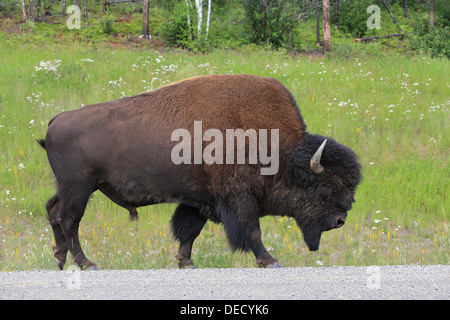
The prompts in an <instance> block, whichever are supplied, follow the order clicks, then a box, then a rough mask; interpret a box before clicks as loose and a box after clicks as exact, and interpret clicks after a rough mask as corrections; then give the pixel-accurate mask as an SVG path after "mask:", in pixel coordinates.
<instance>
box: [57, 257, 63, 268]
mask: <svg viewBox="0 0 450 320" xmlns="http://www.w3.org/2000/svg"><path fill="white" fill-rule="evenodd" d="M55 262H56V265H57V266H58V268H59V270H63V269H64V262H62V261H60V260H58V259H56V258H55Z"/></svg>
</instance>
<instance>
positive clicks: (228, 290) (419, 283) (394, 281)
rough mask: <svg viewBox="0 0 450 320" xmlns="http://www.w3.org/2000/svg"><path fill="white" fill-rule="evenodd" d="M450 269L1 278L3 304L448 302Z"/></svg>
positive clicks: (52, 273)
mask: <svg viewBox="0 0 450 320" xmlns="http://www.w3.org/2000/svg"><path fill="white" fill-rule="evenodd" d="M449 280H450V266H449V265H437V266H381V267H326V268H325V267H315V268H282V269H196V270H175V269H174V270H172V269H170V270H101V271H90V272H81V271H23V272H18V271H17V272H0V299H75V300H92V299H174V300H175V299H188V300H199V299H200V300H202V299H213V300H214V299H227V300H228V299H230V300H234V299H240V300H241V299H244V300H247V299H250V300H253V299H258V300H259V299H262V300H279V299H289V300H290V299H445V300H448V299H449V298H450V281H449Z"/></svg>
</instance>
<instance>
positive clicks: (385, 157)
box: [0, 34, 450, 270]
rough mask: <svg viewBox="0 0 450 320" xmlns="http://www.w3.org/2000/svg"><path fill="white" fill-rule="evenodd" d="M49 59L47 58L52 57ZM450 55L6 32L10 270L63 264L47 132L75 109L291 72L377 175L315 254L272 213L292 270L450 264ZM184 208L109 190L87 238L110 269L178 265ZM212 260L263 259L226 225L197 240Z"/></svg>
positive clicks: (0, 165) (273, 229) (205, 259)
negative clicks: (177, 219) (194, 82)
mask: <svg viewBox="0 0 450 320" xmlns="http://www.w3.org/2000/svg"><path fill="white" fill-rule="evenodd" d="M42 62H43V63H42ZM445 70H449V63H448V61H447V60H439V59H429V58H428V57H415V58H408V57H404V56H400V55H392V56H389V55H387V54H380V55H376V56H373V55H368V56H361V55H356V56H349V57H346V58H343V57H342V56H341V55H338V56H333V55H330V56H327V57H325V58H309V57H301V56H299V57H293V56H290V55H288V54H286V53H285V52H283V51H278V52H267V51H263V50H260V49H255V48H254V47H252V46H249V47H243V48H242V51H241V52H235V51H228V50H216V51H215V52H214V53H210V54H205V55H195V54H191V53H188V52H164V53H160V52H158V51H144V50H130V49H122V48H109V47H103V46H101V45H79V44H74V45H71V46H62V45H61V46H59V45H52V46H48V47H45V46H44V47H36V46H34V45H33V44H25V45H23V44H19V43H18V42H16V41H14V40H11V39H9V38H8V37H6V36H5V35H1V34H0V75H1V77H0V99H1V100H0V146H1V148H0V159H1V161H0V270H30V269H52V268H55V266H54V262H53V257H52V253H51V246H52V245H53V244H54V239H53V234H52V231H51V228H50V225H49V223H48V222H47V220H46V212H45V202H46V201H47V199H48V198H50V197H51V196H52V195H53V194H54V182H53V181H54V178H53V174H52V172H51V169H50V167H49V165H48V163H47V159H46V155H45V152H44V151H42V150H41V149H40V148H39V146H38V145H37V144H36V143H35V139H37V138H42V137H44V135H45V132H46V129H47V123H48V121H49V120H50V119H51V118H52V117H53V116H54V115H55V114H57V113H59V112H62V111H64V110H69V109H76V108H79V107H80V106H82V105H88V104H93V103H97V102H103V101H107V100H112V99H117V98H120V97H123V96H128V95H133V94H137V93H140V92H143V91H147V90H153V89H155V88H157V87H158V86H160V85H164V84H167V83H170V82H174V81H178V80H181V79H184V78H188V77H193V76H197V75H201V74H211V73H217V74H219V73H220V74H222V73H235V74H237V73H250V74H256V75H262V76H271V77H275V78H277V79H279V80H280V81H281V82H282V83H283V84H285V85H286V87H287V88H288V89H289V90H291V92H292V93H293V95H294V97H295V98H296V100H297V103H298V105H299V107H300V109H301V113H302V115H303V117H304V118H305V120H306V122H307V124H308V130H309V131H310V132H313V133H319V134H323V135H329V136H332V137H334V138H335V139H337V140H338V141H340V142H341V143H344V144H346V145H348V146H350V147H352V148H353V149H354V150H355V151H356V153H357V154H358V155H359V157H360V160H361V163H362V165H363V168H364V180H363V182H362V183H361V185H360V187H359V190H358V192H357V195H356V203H355V205H354V208H353V210H352V211H351V212H350V213H349V217H348V219H347V224H346V225H345V226H344V227H343V228H341V229H339V230H337V231H331V232H327V233H325V234H324V235H323V236H322V243H321V250H320V251H319V252H315V253H312V252H309V251H308V250H307V249H306V247H305V245H304V243H303V240H302V236H301V233H300V231H299V229H298V227H297V226H296V224H295V222H294V221H293V220H292V219H288V218H282V217H267V218H264V219H262V222H261V223H262V229H263V242H264V243H265V245H266V247H267V248H268V249H269V251H270V252H271V253H272V254H273V255H274V256H275V257H276V258H278V259H279V260H280V262H281V263H282V264H283V265H286V266H301V265H308V266H316V265H335V264H339V265H367V264H405V263H412V264H416V263H418V264H433V263H443V264H447V263H448V224H447V218H446V213H447V212H448V208H449V201H448V194H449V176H450V174H449V173H450V172H449V166H448V156H449V154H448V150H449V140H448V139H449V126H448V123H449V113H448V105H449V103H450V99H449V97H450V95H449V93H450V90H449V86H450V84H449V83H448V79H447V78H446V77H444V76H443V74H444V71H445ZM174 209H175V205H174V204H162V205H157V206H150V207H145V208H140V209H139V210H138V211H139V215H140V218H139V221H138V222H128V220H127V219H128V212H127V211H126V210H124V209H122V208H120V207H118V206H116V205H115V204H114V203H112V202H111V201H109V200H108V199H107V198H106V197H105V196H103V195H102V194H101V193H100V192H96V193H94V194H93V195H92V198H91V201H89V205H88V207H87V210H86V213H85V216H84V218H83V220H82V222H81V228H80V233H81V236H80V238H81V240H82V246H83V248H84V250H85V252H86V254H87V256H88V257H89V258H90V259H91V260H93V261H95V262H97V263H98V264H99V266H100V267H101V268H106V269H121V268H174V267H176V262H177V261H176V260H175V254H176V251H177V244H176V243H175V241H174V240H173V239H172V235H171V231H170V224H169V220H170V217H171V214H172V213H173V211H174ZM193 259H194V262H196V264H197V265H198V266H199V267H253V266H255V261H254V257H253V255H252V254H241V253H232V252H231V251H230V250H229V249H228V247H227V241H226V237H225V234H224V231H223V228H222V226H221V225H216V224H213V223H208V224H207V225H206V226H205V228H204V230H203V231H202V233H201V235H200V237H199V239H198V240H196V243H195V244H194V252H193Z"/></svg>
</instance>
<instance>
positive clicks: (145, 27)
mask: <svg viewBox="0 0 450 320" xmlns="http://www.w3.org/2000/svg"><path fill="white" fill-rule="evenodd" d="M142 13H143V15H142V37H143V38H145V39H151V37H150V32H149V6H148V0H144V8H143V12H142Z"/></svg>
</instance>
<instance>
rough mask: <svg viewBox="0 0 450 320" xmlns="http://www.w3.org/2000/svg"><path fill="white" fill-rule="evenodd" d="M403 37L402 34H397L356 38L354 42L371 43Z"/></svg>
mask: <svg viewBox="0 0 450 320" xmlns="http://www.w3.org/2000/svg"><path fill="white" fill-rule="evenodd" d="M401 35H402V34H401V33H396V34H386V35H384V36H375V37H366V38H356V39H354V40H353V42H361V41H371V40H375V39H381V38H394V37H400V36H401Z"/></svg>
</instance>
